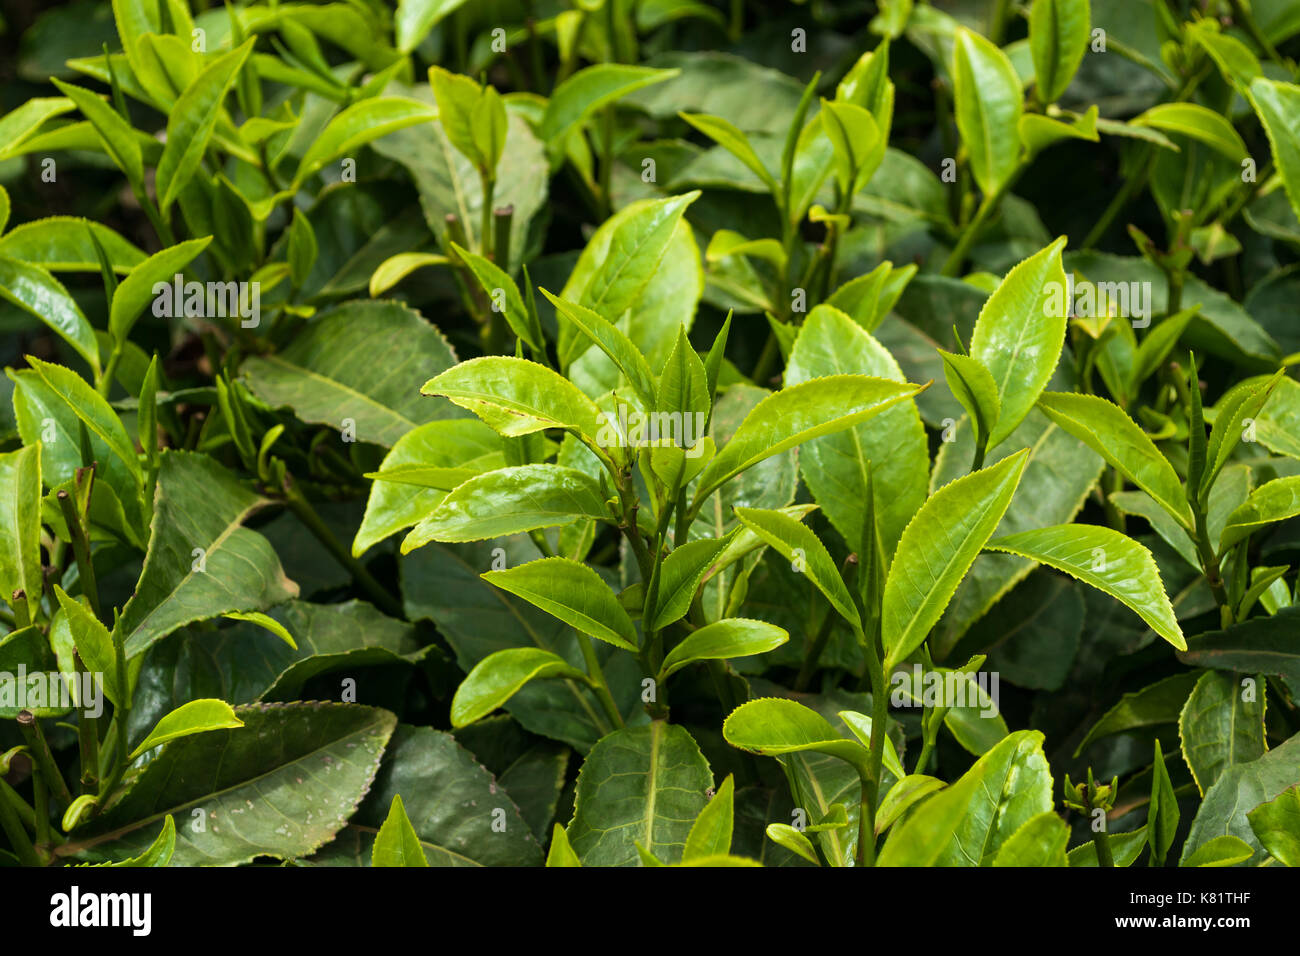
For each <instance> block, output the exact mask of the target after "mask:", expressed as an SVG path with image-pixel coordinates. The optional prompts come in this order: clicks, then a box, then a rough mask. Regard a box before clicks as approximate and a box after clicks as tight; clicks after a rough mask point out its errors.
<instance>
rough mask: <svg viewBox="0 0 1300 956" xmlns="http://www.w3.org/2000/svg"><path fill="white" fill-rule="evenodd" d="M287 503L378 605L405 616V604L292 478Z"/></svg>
mask: <svg viewBox="0 0 1300 956" xmlns="http://www.w3.org/2000/svg"><path fill="white" fill-rule="evenodd" d="M284 501H285V504H286V505H288V507H289V510H290V511H292V512H293V513H294V514H295V515H297V516H298V520H299V521H301V522H302V523H303V524H304V525H306V527H307V530H308V531H310V532H311V533H312V534H313V535H315V537H316V540H317V541H319V542H320V543H321V544H323V545H324V546H325V550H326V551H328V552H329V553H330V554H331V555H333V557H334V560H336V561H338V563H339V564H341V565H343V567H345V568H346V569H347V570H348V573H350V574H351V575H352V580H353V581H355V582H356V583H357V584H358V585H359V586H360V587H361V589H362V590H364V591H365V592H366V593H367V594H368V595H370V599H371V600H372V601H374V602H375V605H376V606H377V607H378V608H379V609H380V610H381V611H383V612H384V613H385V614H387V615H389V616H390V617H398V618H400V617H402V616H403V613H402V605H401V603H400V602H399V601H398V600H397V599H396V598H394V597H393V596H392V595H391V594H390V593H388V590H387V589H386V588H385V587H384V586H383V585H382V584H380V583H379V582H378V581H377V580H375V578H374V576H373V575H372V574H371V573H370V572H369V571H367V570H366V566H365V565H364V564H362V563H361V562H360V561H358V560H357V559H356V558H354V557H352V555H351V553H350V552H349V551H348V549H347V548H345V547H344V546H343V545H342V544H341V543H339V539H338V538H336V537H334V532H333V531H331V530H330V529H329V526H328V525H327V524H325V522H324V521H322V520H321V517H320V515H318V514H317V513H316V510H315V509H314V508H313V507H312V506H311V503H310V502H308V501H307V499H306V498H304V497H303V495H302V492H301V491H299V490H298V486H297V485H296V484H293V483H292V481H286V482H285V499H284Z"/></svg>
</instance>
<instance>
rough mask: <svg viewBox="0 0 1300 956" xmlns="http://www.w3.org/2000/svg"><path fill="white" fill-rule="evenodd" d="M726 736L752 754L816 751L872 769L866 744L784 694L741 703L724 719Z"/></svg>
mask: <svg viewBox="0 0 1300 956" xmlns="http://www.w3.org/2000/svg"><path fill="white" fill-rule="evenodd" d="M722 736H723V737H724V738H726V741H727V743H729V744H731V746H733V747H737V748H739V749H741V750H748V751H750V752H751V753H756V754H763V755H765V756H768V757H777V756H781V755H783V754H793V753H801V752H804V751H813V752H816V753H823V754H826V755H827V756H830V757H838V758H839V759H840V760H843V761H845V762H847V763H848V764H850V765H851V766H852V767H854V768H855V769H856V770H857V771H858V772H859V773H860V774H866V773H869V772H870V771H869V767H870V762H869V752H868V750H867V748H866V747H864V746H862V744H860V743H858V742H857V741H855V740H846V739H845V738H843V737H841V736H840V735H839V734H838V733H837V732H836V731H835V728H834V727H832V726H831V725H830V722H829V721H827V720H826V718H825V717H823V716H821V714H819V713H817V712H816V711H815V710H812V709H811V708H808V707H805V706H804V705H803V704H800V703H797V702H796V701H793V700H786V699H784V698H781V697H764V698H760V699H758V700H751V701H750V702H749V703H747V704H741V705H740V706H739V707H737V708H736V709H735V710H733V711H732V712H731V714H730V715H729V716H728V717H727V719H726V721H724V722H723V724H722Z"/></svg>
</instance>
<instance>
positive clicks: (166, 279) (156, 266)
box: [108, 236, 233, 346]
mask: <svg viewBox="0 0 1300 956" xmlns="http://www.w3.org/2000/svg"><path fill="white" fill-rule="evenodd" d="M211 241H212V238H211V237H210V236H208V237H205V238H203V239H190V240H189V241H187V242H182V243H179V244H177V245H174V246H171V247H170V248H167V249H163V250H162V251H160V252H156V253H154V254H153V255H152V256H150V257H149V258H148V259H145V260H144V261H143V262H141V263H139V264H137V265H136V266H135V267H134V268H133V269H132V270H131V271H130V272H129V273H128V274H127V276H126V278H125V279H123V280H122V281H121V283H120V284H119V285H118V287H117V292H115V293H114V295H113V302H112V306H111V308H110V309H109V316H108V330H109V332H110V333H111V334H112V336H113V341H114V342H115V343H118V345H119V346H120V344H121V343H123V342H125V341H126V340H127V336H129V335H130V334H131V328H132V327H133V326H134V325H135V323H136V322H137V321H138V320H139V318H140V313H141V312H143V311H144V309H145V307H146V306H147V305H148V304H149V303H150V302H151V301H153V302H156V301H157V295H158V293H157V291H156V288H155V287H156V286H157V285H159V284H162V285H165V286H171V285H172V283H173V280H174V278H175V277H177V276H180V274H181V270H182V269H184V268H185V267H186V266H187V265H189V264H190V263H191V262H192V261H193V260H194V258H195V257H196V256H197V255H198V254H199V253H201V252H202V251H203V250H204V249H206V248H207V247H208V243H210V242H211ZM222 287H223V289H225V288H233V284H232V285H231V286H225V285H224V284H223V286H222ZM178 291H179V290H178ZM167 292H168V294H169V295H168V301H169V302H171V304H172V309H173V312H172V315H175V316H180V315H184V314H186V308H185V302H184V300H183V298H182V296H180V295H177V294H172V291H171V290H170V289H168V290H167ZM184 298H185V299H187V298H188V296H185V297H184ZM206 307H207V303H206V299H205V300H204V303H203V305H202V306H201V307H200V308H206ZM155 314H157V312H156V311H155ZM164 314H165V313H164Z"/></svg>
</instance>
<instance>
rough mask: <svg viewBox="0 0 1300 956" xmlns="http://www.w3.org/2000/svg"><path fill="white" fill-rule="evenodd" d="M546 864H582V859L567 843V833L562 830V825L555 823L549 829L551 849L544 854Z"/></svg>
mask: <svg viewBox="0 0 1300 956" xmlns="http://www.w3.org/2000/svg"><path fill="white" fill-rule="evenodd" d="M546 865H547V866H582V861H581V860H579V859H578V854H576V853H574V852H573V847H572V846H570V845H569V835H568V834H567V833H565V832H564V827H562V826H561V825H560V824H558V823H557V824H555V827H554V829H553V830H552V831H551V849H550V851H549V852H548V853H547V854H546Z"/></svg>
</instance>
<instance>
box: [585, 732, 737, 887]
mask: <svg viewBox="0 0 1300 956" xmlns="http://www.w3.org/2000/svg"><path fill="white" fill-rule="evenodd" d="M712 786H713V774H712V772H711V771H710V770H709V765H708V762H707V761H706V760H705V759H704V756H703V755H702V754H701V753H700V748H699V746H698V745H697V744H696V743H695V740H694V739H693V738H692V737H691V735H690V733H689V732H688V731H687V730H686V729H685V728H684V727H681V726H678V725H676V724H669V723H666V722H665V721H662V720H655V721H651V722H650V724H648V725H644V726H641V727H628V728H626V729H624V730H618V731H615V732H614V733H612V734H610V735H609V736H608V737H605V738H604V739H602V740H601V741H600V743H598V744H596V746H595V747H593V748H592V751H591V753H590V754H588V755H587V760H586V762H585V763H584V764H583V765H582V773H580V774H579V775H578V789H577V792H576V794H575V796H574V811H573V822H572V823H570V824H569V827H568V837H569V844H570V845H571V846H572V847H573V851H574V852H575V853H576V854H577V855H578V857H579V858H580V859H581V860H582V865H583V866H627V865H635V864H636V863H637V862H638V861H639V859H640V857H639V856H638V854H637V852H636V846H635V843H636V842H637V841H639V842H640V843H641V845H642V846H644V847H645V848H646V850H648V851H649V852H650V853H652V854H654V855H655V856H656V857H658V858H659V859H660V860H663V861H664V862H666V863H677V862H679V861H680V860H681V858H682V854H683V853H684V851H685V849H686V841H687V839H688V838H689V837H690V832H691V825H692V821H693V820H695V819H696V818H697V817H698V816H699V814H700V812H701V811H702V810H703V809H704V807H705V806H706V805H707V802H708V798H707V797H706V796H705V794H704V791H705V790H707V789H708V788H710V787H712Z"/></svg>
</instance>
